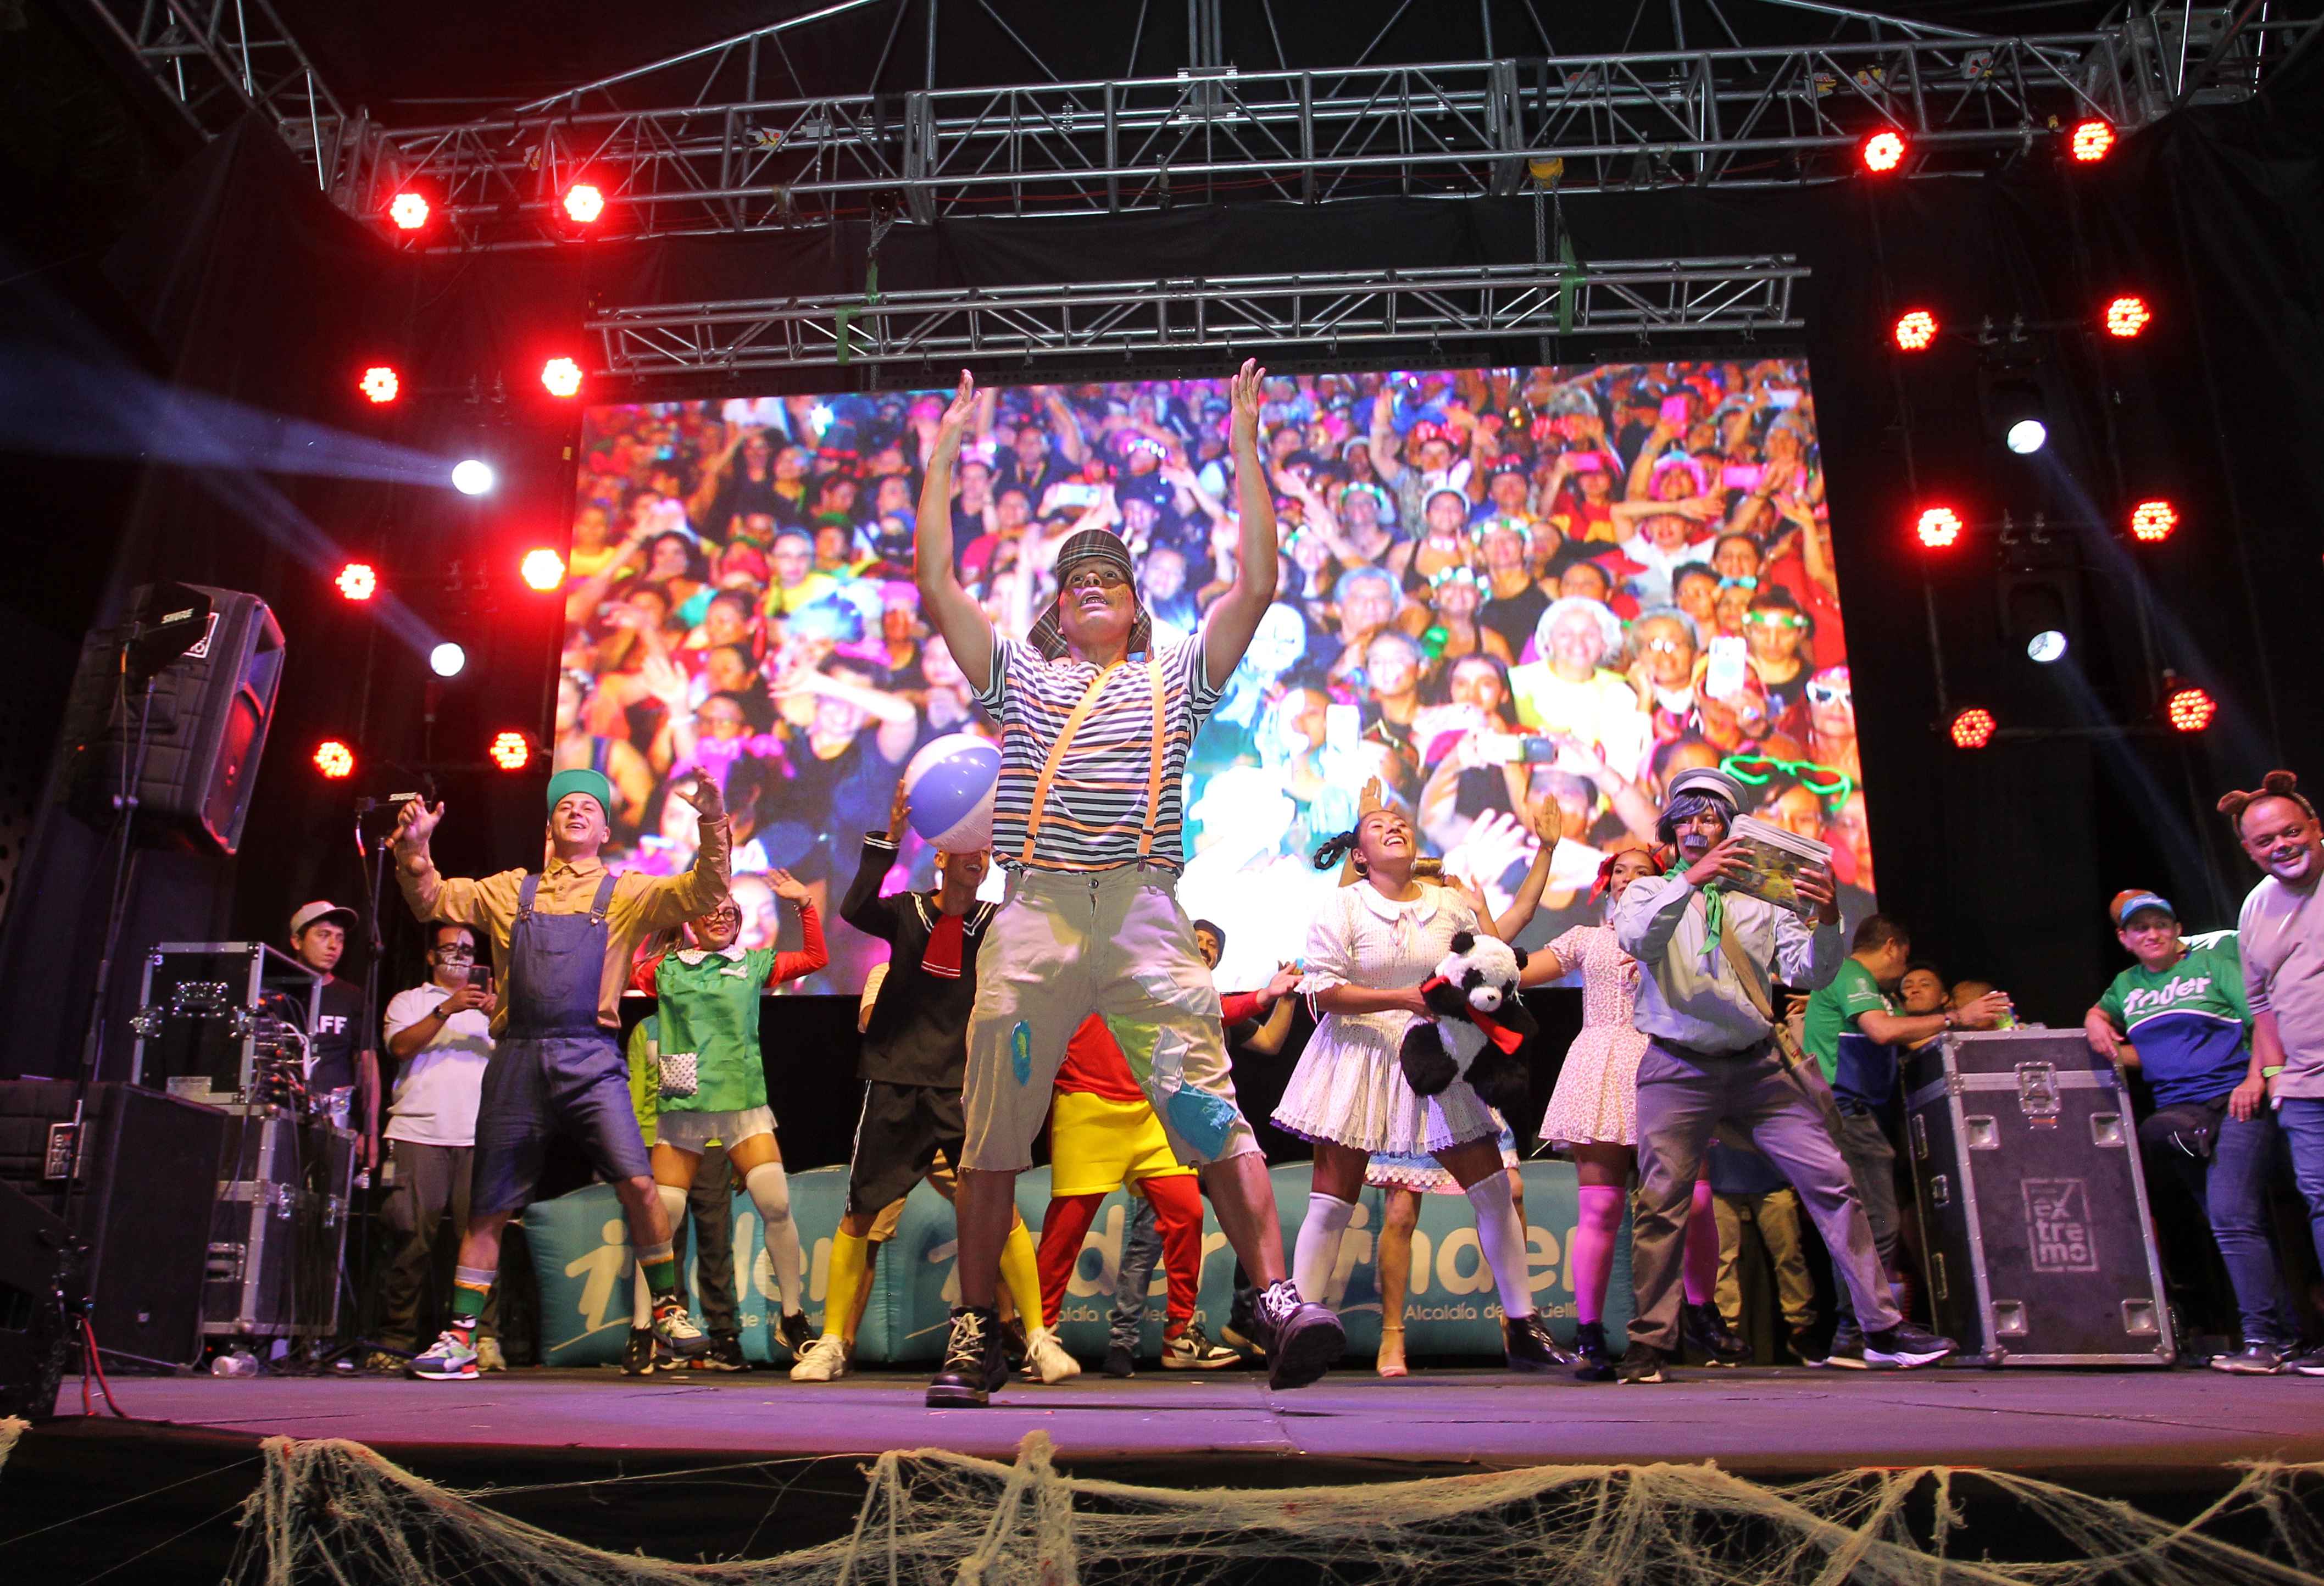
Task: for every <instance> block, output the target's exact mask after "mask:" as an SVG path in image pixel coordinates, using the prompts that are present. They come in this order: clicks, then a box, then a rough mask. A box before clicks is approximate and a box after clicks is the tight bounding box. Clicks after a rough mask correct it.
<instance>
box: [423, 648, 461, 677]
mask: <svg viewBox="0 0 2324 1586" xmlns="http://www.w3.org/2000/svg"><path fill="white" fill-rule="evenodd" d="M467 664H468V652H467V651H466V650H462V649H461V648H460V647H459V646H458V645H457V644H455V643H453V642H452V641H450V640H448V639H447V640H446V641H444V642H443V643H441V644H439V645H438V646H437V647H436V648H435V649H433V650H429V652H428V669H429V670H430V671H432V672H434V673H435V674H436V675H437V676H438V677H439V678H457V677H458V676H459V675H460V669H461V668H463V667H465V666H466V665H467Z"/></svg>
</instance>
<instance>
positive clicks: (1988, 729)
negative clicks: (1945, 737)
mask: <svg viewBox="0 0 2324 1586" xmlns="http://www.w3.org/2000/svg"><path fill="white" fill-rule="evenodd" d="M2000 730H2001V724H2000V723H1999V722H1998V721H1996V720H1995V719H1994V715H1993V713H1992V712H1991V711H1989V710H1987V709H1986V708H1985V706H1983V705H1970V706H1969V708H1968V709H1967V710H1965V711H1961V712H1959V713H1958V714H1956V715H1954V717H1953V724H1952V726H1951V727H1950V729H1948V731H1949V732H1950V735H1951V737H1952V741H1953V747H1954V748H1955V749H1982V748H1984V747H1985V746H1986V745H1987V744H1988V743H1990V742H1993V735H1994V734H1995V733H1997V732H1999V731H2000Z"/></svg>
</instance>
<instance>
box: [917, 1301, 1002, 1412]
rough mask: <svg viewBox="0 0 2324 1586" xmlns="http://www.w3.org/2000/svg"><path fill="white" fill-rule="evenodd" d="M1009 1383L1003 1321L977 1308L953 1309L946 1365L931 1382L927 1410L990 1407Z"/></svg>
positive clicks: (989, 1311) (995, 1313)
mask: <svg viewBox="0 0 2324 1586" xmlns="http://www.w3.org/2000/svg"><path fill="white" fill-rule="evenodd" d="M1008 1380H1009V1362H1008V1360H1005V1359H1004V1358H1002V1356H1001V1317H1000V1314H998V1313H997V1312H994V1311H991V1310H985V1309H981V1308H979V1307H977V1306H974V1305H954V1307H953V1312H952V1335H951V1336H950V1337H949V1338H948V1339H946V1340H945V1356H944V1364H943V1366H942V1367H940V1368H939V1369H937V1371H936V1376H934V1377H933V1378H931V1379H929V1381H928V1400H927V1403H928V1408H930V1409H932V1410H955V1409H973V1408H978V1407H981V1406H984V1405H987V1404H990V1403H991V1401H992V1395H993V1393H994V1392H995V1391H996V1390H997V1389H999V1388H1001V1387H1002V1386H1003V1385H1004V1384H1006V1383H1007V1382H1008Z"/></svg>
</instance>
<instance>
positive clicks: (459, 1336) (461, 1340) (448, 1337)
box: [403, 1327, 476, 1382]
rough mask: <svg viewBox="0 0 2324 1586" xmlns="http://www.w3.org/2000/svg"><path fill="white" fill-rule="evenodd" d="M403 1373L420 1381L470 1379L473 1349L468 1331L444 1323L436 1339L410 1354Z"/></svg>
mask: <svg viewBox="0 0 2324 1586" xmlns="http://www.w3.org/2000/svg"><path fill="white" fill-rule="evenodd" d="M403 1374H404V1375H405V1376H406V1377H416V1378H418V1379H420V1381H422V1382H472V1381H474V1380H475V1376H476V1351H475V1344H474V1343H473V1342H470V1340H469V1337H468V1335H467V1334H466V1332H460V1331H458V1330H457V1329H455V1328H450V1327H447V1328H446V1329H445V1330H444V1331H443V1332H441V1333H440V1334H438V1337H437V1340H436V1342H434V1343H433V1344H430V1345H429V1347H428V1348H427V1349H425V1350H422V1351H420V1353H418V1354H416V1355H414V1356H412V1357H411V1361H410V1364H409V1365H407V1366H405V1367H404V1368H403Z"/></svg>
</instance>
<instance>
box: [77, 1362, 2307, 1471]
mask: <svg viewBox="0 0 2324 1586" xmlns="http://www.w3.org/2000/svg"><path fill="white" fill-rule="evenodd" d="M925 1382H926V1379H925V1378H924V1377H922V1376H919V1375H917V1374H911V1375H907V1374H902V1373H895V1372H878V1373H866V1374H863V1375H859V1376H856V1377H851V1378H849V1379H845V1380H844V1381H841V1382H838V1383H831V1384H816V1385H814V1386H809V1385H806V1384H794V1383H792V1382H791V1381H789V1380H788V1378H786V1377H784V1376H783V1375H781V1374H780V1373H779V1372H773V1371H754V1372H751V1373H749V1374H747V1375H741V1376H732V1377H707V1378H693V1377H687V1378H678V1379H671V1378H666V1377H660V1378H653V1379H643V1380H639V1379H628V1378H623V1377H620V1376H618V1375H615V1374H614V1373H613V1372H612V1371H610V1370H595V1371H518V1372H511V1373H508V1374H506V1375H495V1376H492V1377H486V1378H484V1379H479V1380H477V1381H475V1382H459V1383H428V1382H408V1381H403V1380H401V1379H379V1378H358V1379H303V1378H263V1379H211V1378H207V1377H201V1378H180V1379H161V1378H128V1379H118V1378H116V1379H115V1381H114V1392H115V1396H116V1397H118V1398H119V1400H120V1402H121V1405H122V1407H123V1408H124V1410H126V1411H127V1412H128V1414H129V1415H131V1416H133V1417H134V1418H136V1419H137V1420H138V1421H141V1422H143V1423H146V1424H147V1425H149V1426H151V1427H152V1428H153V1429H154V1430H157V1431H159V1430H161V1429H162V1428H164V1427H167V1428H176V1429H179V1430H180V1434H183V1433H185V1432H197V1433H199V1434H210V1435H213V1436H214V1435H217V1434H226V1435H227V1436H230V1437H231V1436H234V1435H235V1434H242V1435H245V1436H246V1435H257V1436H271V1435H276V1434H283V1435H288V1436H291V1437H296V1438H321V1437H338V1438H350V1439H353V1440H355V1441H357V1442H360V1443H367V1444H370V1445H371V1446H373V1447H374V1448H376V1449H378V1450H380V1451H381V1452H383V1453H386V1454H388V1455H390V1456H391V1457H401V1456H402V1455H405V1454H407V1453H408V1454H410V1455H420V1454H421V1453H423V1452H430V1451H432V1452H436V1453H438V1454H439V1455H440V1454H443V1453H447V1452H454V1451H457V1452H459V1453H461V1454H463V1455H470V1456H473V1455H476V1454H482V1453H485V1452H487V1451H489V1450H492V1449H496V1448H497V1449H505V1450H509V1451H511V1452H512V1454H513V1453H514V1452H516V1451H520V1450H521V1451H529V1452H531V1453H533V1454H536V1455H537V1454H539V1453H541V1452H547V1451H550V1450H558V1451H564V1452H567V1453H572V1454H578V1453H583V1452H588V1451H595V1452H603V1453H621V1452H628V1453H632V1454H640V1455H642V1454H653V1455H669V1454H678V1453H686V1454H697V1455H702V1456H705V1457H711V1458H716V1459H722V1460H733V1461H743V1460H750V1459H754V1458H755V1459H774V1458H797V1457H816V1456H830V1455H860V1454H874V1453H878V1452H883V1451H886V1450H890V1449H912V1448H922V1447H930V1446H935V1447H941V1448H946V1449H951V1450H954V1451H956V1452H964V1453H972V1454H981V1455H986V1456H990V1457H992V1458H996V1459H1004V1460H1005V1459H1008V1458H1010V1457H1012V1455H1013V1454H1014V1452H1015V1450H1016V1447H1017V1443H1018V1441H1019V1439H1020V1438H1021V1437H1023V1436H1024V1434H1026V1433H1028V1432H1029V1431H1033V1430H1035V1429H1039V1430H1041V1431H1044V1432H1047V1434H1049V1436H1050V1438H1051V1439H1052V1440H1053V1441H1054V1443H1056V1448H1057V1453H1058V1462H1059V1463H1060V1464H1062V1465H1066V1466H1081V1467H1084V1469H1086V1470H1088V1471H1091V1472H1092V1473H1098V1472H1099V1471H1102V1469H1104V1468H1105V1467H1109V1466H1114V1465H1121V1464H1128V1465H1163V1464H1169V1465H1176V1466H1181V1467H1183V1468H1185V1469H1187V1470H1192V1471H1204V1472H1207V1476H1206V1477H1204V1476H1199V1475H1198V1476H1196V1477H1194V1478H1193V1480H1204V1479H1207V1480H1211V1481H1228V1482H1234V1483H1238V1484H1249V1483H1254V1482H1261V1483H1264V1482H1277V1481H1279V1482H1284V1483H1292V1484H1296V1483H1298V1482H1300V1481H1302V1480H1314V1479H1327V1480H1332V1479H1336V1480H1345V1479H1347V1475H1346V1471H1347V1470H1348V1466H1349V1463H1350V1462H1355V1463H1371V1462H1379V1464H1381V1465H1382V1466H1386V1467H1393V1468H1390V1469H1382V1470H1381V1471H1379V1474H1381V1475H1394V1474H1418V1473H1422V1472H1421V1471H1418V1470H1415V1469H1414V1467H1428V1468H1430V1470H1431V1471H1443V1470H1445V1469H1447V1468H1458V1467H1464V1466H1465V1467H1468V1468H1472V1469H1473V1468H1475V1467H1477V1466H1480V1465H1484V1466H1506V1465H1519V1464H1537V1463H1638V1462H1655V1461H1681V1462H1700V1461H1704V1460H1711V1461H1715V1462H1718V1463H1719V1464H1720V1465H1721V1466H1722V1467H1724V1468H1726V1469H1728V1470H1729V1471H1734V1472H1735V1473H1737V1474H1739V1475H1744V1476H1748V1477H1757V1478H1783V1477H1793V1476H1799V1475H1803V1474H1811V1473H1820V1472H1823V1471H1835V1470H1841V1469H1846V1468H1849V1467H1852V1466H1858V1465H1887V1466H1895V1465H1921V1464H1950V1465H1983V1466H1990V1467H1997V1468H2001V1469H2006V1470H2014V1471H2025V1472H2028V1473H2035V1474H2040V1475H2042V1476H2043V1477H2045V1478H2047V1479H2048V1480H2054V1481H2061V1482H2065V1483H2067V1484H2070V1485H2085V1484H2087V1485H2090V1486H2094V1487H2099V1488H2105V1489H2114V1490H2127V1489H2136V1488H2140V1487H2146V1486H2149V1485H2150V1484H2151V1485H2153V1486H2156V1487H2162V1486H2167V1485H2169V1484H2172V1483H2173V1482H2183V1481H2190V1480H2193V1481H2196V1482H2198V1483H2199V1484H2200V1485H2204V1486H2209V1485H2210V1484H2213V1483H2215V1482H2217V1481H2218V1480H2219V1479H2220V1476H2221V1474H2222V1467H2224V1466H2226V1465H2227V1464H2229V1463H2231V1462H2236V1461H2241V1460H2262V1459H2270V1460H2285V1461H2324V1380H2319V1379H2310V1378H2303V1377H2297V1376H2294V1377H2282V1378H2239V1377H2229V1376H2226V1375H2223V1374H2221V1373H2218V1372H2212V1371H2202V1370H2173V1371H2154V1372H2069V1371H2055V1370H2049V1371H2033V1370H2027V1371H1989V1370H1982V1369H1941V1370H1927V1371H1915V1372H1908V1373H1905V1372H1877V1373H1873V1372H1842V1371H1806V1370H1801V1369H1747V1370H1740V1371H1711V1370H1689V1371H1683V1372H1678V1373H1674V1376H1673V1379H1672V1380H1671V1381H1670V1382H1668V1383H1666V1384H1665V1385H1663V1386H1660V1387H1654V1388H1634V1387H1618V1386H1615V1385H1612V1384H1606V1385H1583V1384H1580V1383H1575V1382H1572V1381H1570V1380H1567V1379H1563V1378H1558V1379H1546V1380H1545V1379H1540V1378H1529V1377H1519V1376H1515V1375H1511V1374H1508V1373H1503V1372H1495V1371H1483V1370H1429V1371H1424V1372H1422V1373H1420V1374H1418V1375H1416V1376H1414V1377H1411V1378H1407V1379H1404V1380H1402V1381H1398V1382H1384V1381H1381V1380H1380V1379H1378V1378H1375V1377H1373V1376H1372V1375H1371V1374H1370V1373H1369V1371H1366V1370H1358V1369H1349V1370H1346V1371H1342V1372H1338V1373H1334V1374H1333V1376H1331V1377H1329V1378H1327V1379H1324V1380H1323V1382H1321V1383H1319V1384H1317V1385H1315V1386H1314V1387H1313V1388H1305V1389H1302V1390H1300V1391H1298V1392H1296V1393H1271V1392H1269V1391H1268V1388H1267V1383H1266V1379H1265V1378H1264V1377H1263V1376H1261V1375H1259V1374H1257V1373H1255V1372H1245V1371H1237V1372H1229V1373H1212V1374H1204V1375H1200V1376H1197V1375H1194V1374H1193V1373H1167V1374H1166V1373H1163V1372H1159V1371H1155V1372H1148V1373H1141V1374H1140V1375H1139V1376H1138V1377H1136V1378H1134V1379H1130V1380H1128V1381H1115V1380H1111V1379H1107V1378H1104V1377H1102V1376H1096V1375H1094V1374H1089V1375H1084V1376H1083V1377H1081V1378H1078V1379H1074V1381H1071V1382H1067V1383H1063V1384H1060V1385H1058V1386H1056V1387H1054V1388H1044V1387H1041V1386H1039V1385H1037V1384H1036V1385H1012V1386H1011V1387H1010V1388H1009V1389H1007V1390H1006V1391H1005V1393H1004V1394H1003V1395H1002V1396H1001V1397H1000V1398H998V1399H997V1400H996V1402H995V1404H994V1405H993V1406H991V1407H989V1408H987V1409H983V1410H930V1409H928V1408H927V1407H926V1406H924V1405H923V1403H922V1402H921V1393H922V1389H923V1388H924V1386H925ZM78 1395H79V1386H78V1382H73V1383H69V1385H68V1391H67V1393H66V1394H65V1395H64V1396H63V1397H60V1401H59V1406H58V1407H59V1409H60V1412H64V1413H68V1414H69V1413H72V1412H76V1411H78V1408H79V1399H78ZM51 1425H57V1424H54V1423H52V1424H51ZM114 1425H115V1426H118V1425H119V1423H117V1422H116V1423H114ZM164 1435H166V1433H164ZM1303 1465H1305V1466H1312V1467H1314V1469H1315V1471H1317V1472H1318V1475H1316V1476H1303V1475H1302V1474H1301V1473H1300V1471H1301V1468H1302V1466H1303ZM1327 1467H1330V1468H1335V1469H1336V1470H1338V1471H1340V1472H1341V1473H1340V1474H1339V1475H1337V1476H1335V1477H1329V1478H1325V1477H1321V1476H1320V1472H1321V1471H1322V1470H1323V1469H1324V1468H1327Z"/></svg>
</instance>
